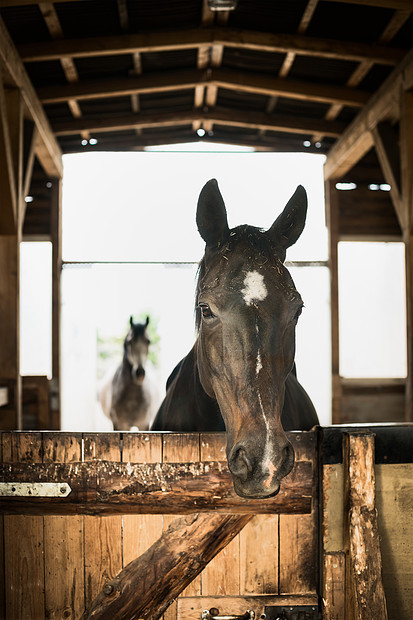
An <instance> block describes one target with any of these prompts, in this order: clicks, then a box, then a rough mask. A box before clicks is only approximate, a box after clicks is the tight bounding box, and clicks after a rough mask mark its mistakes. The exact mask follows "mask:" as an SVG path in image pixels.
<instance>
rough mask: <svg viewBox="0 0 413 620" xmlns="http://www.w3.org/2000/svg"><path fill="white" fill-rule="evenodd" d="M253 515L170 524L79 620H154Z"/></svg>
mask: <svg viewBox="0 0 413 620" xmlns="http://www.w3.org/2000/svg"><path fill="white" fill-rule="evenodd" d="M252 517H253V515H220V514H211V513H206V514H202V515H201V514H195V515H191V516H188V517H181V518H179V519H175V520H174V521H173V522H172V523H171V525H170V526H169V528H168V530H167V531H166V532H164V533H163V534H162V536H161V538H159V540H158V541H157V542H156V543H155V544H154V545H152V547H150V548H149V549H148V551H146V552H145V553H144V554H143V555H141V556H140V557H139V558H137V559H136V560H133V561H132V562H130V563H129V564H128V565H127V566H126V567H125V568H124V569H123V570H122V571H121V572H120V573H119V574H118V575H117V576H116V577H115V578H114V579H112V580H111V581H109V582H108V583H107V584H106V585H105V587H104V588H103V590H102V592H100V594H99V595H98V596H97V597H96V598H95V600H94V601H93V602H92V604H91V605H90V606H89V608H88V609H87V611H86V612H85V613H84V614H83V616H82V619H81V620H92V619H94V620H97V619H98V618H100V619H102V620H103V619H104V618H111V620H123V618H129V619H130V620H138V619H143V620H156V619H157V618H160V617H161V615H162V614H163V613H164V611H165V610H166V609H167V608H168V607H169V605H170V604H171V603H172V601H173V600H174V599H175V598H176V597H177V596H178V595H179V594H180V593H181V592H182V590H183V589H184V588H185V587H186V586H187V585H188V584H190V583H191V581H192V580H193V579H194V578H195V577H196V576H197V575H198V574H199V573H200V572H201V571H202V570H203V568H204V567H205V566H206V565H207V564H208V562H209V561H210V560H212V558H213V557H215V556H216V555H217V553H219V551H221V550H222V549H223V548H224V547H225V546H226V545H227V544H228V543H229V542H230V541H231V540H232V539H233V538H234V536H236V535H237V534H238V533H239V532H240V531H241V530H242V528H243V527H244V526H245V525H246V524H247V523H248V521H250V520H251V519H252Z"/></svg>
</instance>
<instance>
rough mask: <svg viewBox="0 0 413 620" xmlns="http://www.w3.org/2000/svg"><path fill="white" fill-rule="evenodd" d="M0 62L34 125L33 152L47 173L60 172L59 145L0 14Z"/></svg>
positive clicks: (58, 173)
mask: <svg viewBox="0 0 413 620" xmlns="http://www.w3.org/2000/svg"><path fill="white" fill-rule="evenodd" d="M1 63H3V65H4V66H5V67H6V69H7V72H8V74H9V75H10V76H11V80H12V86H14V87H16V88H18V89H19V90H20V91H21V95H22V98H23V101H24V104H25V107H26V109H27V114H28V116H29V117H30V118H32V119H33V121H34V123H35V125H36V127H37V130H38V136H37V141H36V155H37V157H38V159H39V161H40V162H41V164H42V166H43V168H44V169H45V170H46V171H47V172H48V173H50V174H54V175H55V176H62V173H63V168H62V154H61V150H60V147H59V145H58V144H57V142H56V139H55V137H54V135H53V132H52V130H51V128H50V124H49V121H48V119H47V118H46V115H45V113H44V110H43V107H42V105H41V103H40V101H39V99H38V97H37V95H36V93H35V90H34V88H33V86H32V84H31V82H30V80H29V77H28V75H27V73H26V70H25V68H24V67H23V64H22V62H21V60H20V58H19V55H18V53H17V52H16V49H15V47H14V45H13V42H12V40H11V39H10V35H9V33H8V32H7V29H6V27H5V25H4V22H3V20H2V19H1V18H0V65H1Z"/></svg>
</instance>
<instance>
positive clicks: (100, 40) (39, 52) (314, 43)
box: [18, 28, 406, 65]
mask: <svg viewBox="0 0 413 620" xmlns="http://www.w3.org/2000/svg"><path fill="white" fill-rule="evenodd" d="M205 45H210V46H219V45H222V46H224V47H227V46H228V47H234V48H239V49H250V50H257V51H264V52H281V53H285V54H286V53H288V52H294V53H295V54H300V55H306V56H318V57H322V58H335V59H341V60H354V61H362V60H366V59H368V60H371V61H373V62H376V63H379V64H383V65H396V64H397V63H398V62H400V60H401V59H402V58H403V57H404V55H405V53H406V52H405V50H401V49H397V48H393V47H386V46H384V45H370V44H365V43H356V42H351V41H337V40H332V39H318V38H313V37H307V36H303V35H288V34H273V33H266V32H255V31H250V30H236V29H231V28H200V29H194V30H182V31H177V30H174V31H169V32H147V33H142V34H124V35H115V36H107V37H91V38H87V39H63V40H55V41H47V42H43V41H42V42H36V43H26V44H23V45H19V47H18V51H19V54H20V56H21V58H22V60H23V61H24V62H35V61H45V60H59V59H60V58H61V57H62V56H70V57H72V58H80V57H85V56H112V55H116V54H128V53H134V52H142V53H145V52H162V51H171V50H179V49H181V50H182V49H197V48H199V47H204V46H205Z"/></svg>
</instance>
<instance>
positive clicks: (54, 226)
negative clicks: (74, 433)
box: [50, 177, 62, 430]
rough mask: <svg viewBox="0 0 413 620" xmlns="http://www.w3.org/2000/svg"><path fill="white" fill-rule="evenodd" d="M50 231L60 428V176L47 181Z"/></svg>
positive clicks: (53, 398)
mask: <svg viewBox="0 0 413 620" xmlns="http://www.w3.org/2000/svg"><path fill="white" fill-rule="evenodd" d="M50 182H51V184H52V188H51V190H52V195H51V204H50V233H51V241H52V380H51V382H50V415H51V418H52V420H51V421H52V426H51V428H53V429H56V430H59V429H60V428H61V337H60V334H61V277H62V179H59V178H58V177H56V178H54V179H51V180H50Z"/></svg>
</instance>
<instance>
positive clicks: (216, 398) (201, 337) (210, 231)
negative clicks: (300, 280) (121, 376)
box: [152, 179, 318, 498]
mask: <svg viewBox="0 0 413 620" xmlns="http://www.w3.org/2000/svg"><path fill="white" fill-rule="evenodd" d="M306 213H307V195H306V192H305V189H304V188H303V187H302V186H298V187H297V190H296V191H295V193H294V195H293V196H292V198H291V199H290V200H289V202H288V204H287V206H286V207H285V209H284V211H283V212H282V213H281V215H280V216H279V217H278V218H277V219H276V220H275V222H274V224H273V225H272V226H271V228H270V229H269V230H267V231H262V230H260V229H258V228H255V227H252V226H239V227H237V228H234V229H233V230H230V229H229V227H228V222H227V214H226V209H225V205H224V202H223V199H222V196H221V194H220V191H219V189H218V184H217V182H216V181H215V179H212V180H211V181H209V182H208V183H207V184H206V185H205V186H204V188H203V189H202V191H201V194H200V197H199V201H198V209H197V225H198V230H199V232H200V234H201V237H202V238H203V239H204V241H205V243H206V249H205V255H204V257H203V259H202V261H201V263H200V269H199V278H198V285H197V294H196V304H197V310H196V312H197V326H198V338H197V340H196V342H195V345H194V347H193V349H192V350H191V351H190V353H189V354H188V355H187V356H186V357H185V358H184V359H183V360H182V361H181V362H180V363H179V364H178V366H177V367H176V368H175V370H174V371H173V373H172V375H171V376H170V377H169V379H168V383H167V393H166V398H165V400H164V401H163V403H162V405H161V407H160V409H159V411H158V413H157V416H156V418H155V421H154V423H153V425H152V430H175V431H199V432H200V431H214V430H226V435H227V458H228V466H229V469H230V471H231V474H232V477H233V481H234V488H235V490H236V492H237V493H238V494H239V495H241V496H243V497H250V498H261V497H270V496H271V495H275V494H276V493H277V492H278V490H279V486H280V481H281V479H282V478H283V477H284V476H286V475H287V474H288V473H289V472H290V471H291V469H292V467H293V463H294V452H293V449H292V447H291V444H290V443H289V441H288V439H287V437H286V435H285V431H288V430H294V429H296V430H308V429H310V428H311V427H312V426H314V425H315V424H317V423H318V419H317V414H316V412H315V409H314V407H313V405H312V403H311V401H310V398H309V397H308V395H307V394H306V392H305V391H304V389H303V388H302V386H301V385H300V384H299V383H298V381H297V379H296V376H295V367H294V354H295V326H296V323H297V320H298V317H299V316H300V314H301V311H302V308H303V302H302V299H301V296H300V294H299V293H298V292H297V290H296V288H295V286H294V283H293V281H292V278H291V276H290V274H289V272H288V271H287V269H286V267H285V266H284V264H283V263H284V260H285V254H286V250H287V248H288V247H289V246H291V245H292V244H293V243H295V242H296V241H297V239H298V237H299V236H300V234H301V232H302V230H303V228H304V223H305V218H306Z"/></svg>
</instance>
